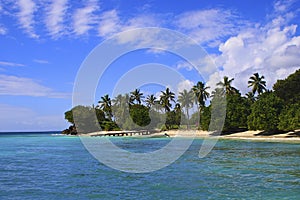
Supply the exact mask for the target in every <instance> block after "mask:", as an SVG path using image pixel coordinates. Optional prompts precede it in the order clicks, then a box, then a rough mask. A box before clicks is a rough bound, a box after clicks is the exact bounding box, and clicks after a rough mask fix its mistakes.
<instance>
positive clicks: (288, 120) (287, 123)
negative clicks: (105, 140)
mask: <svg viewBox="0 0 300 200" xmlns="http://www.w3.org/2000/svg"><path fill="white" fill-rule="evenodd" d="M233 81H234V79H233V78H229V77H227V76H224V77H223V80H221V81H220V82H218V83H217V84H216V86H217V87H216V88H215V89H214V90H213V91H212V92H211V94H210V93H209V92H208V90H209V89H210V87H208V86H206V84H205V83H204V82H201V81H199V82H197V83H196V84H195V85H194V86H193V87H192V88H190V90H187V89H185V90H183V91H181V92H179V95H178V97H177V98H176V95H175V93H174V92H172V91H171V89H170V88H166V89H165V90H163V91H161V92H160V95H154V94H149V95H147V96H146V97H144V96H143V93H142V92H141V91H140V90H139V89H135V90H134V91H132V92H130V93H129V94H119V95H117V96H116V97H115V98H113V99H111V98H110V96H109V95H108V94H106V95H104V96H102V97H101V98H100V100H99V102H98V105H97V106H96V107H94V106H82V105H79V106H76V107H74V108H72V109H71V110H69V111H67V112H65V119H66V120H67V121H68V122H70V123H71V124H72V125H71V126H70V128H69V129H66V130H65V133H72V134H73V133H74V132H76V131H77V132H82V133H86V132H93V131H97V130H99V129H101V130H106V131H110V130H130V129H160V130H169V129H178V128H184V129H200V130H212V131H213V130H217V129H218V127H220V124H222V125H223V127H222V131H223V133H227V132H232V131H241V130H265V131H275V132H276V131H293V130H299V129H300V107H299V105H300V84H299V82H300V70H297V71H296V72H295V73H293V74H291V75H289V76H288V77H287V78H286V79H285V80H278V81H277V82H276V83H275V84H274V86H273V90H267V88H266V80H265V77H264V76H263V75H260V74H259V73H254V74H253V75H252V76H250V77H249V81H248V87H249V88H250V89H251V91H249V92H248V93H246V94H245V95H242V94H241V92H240V91H239V90H238V89H237V88H235V87H234V86H233V85H232V83H233ZM224 99H225V100H224ZM194 106H195V107H196V108H195V107H194ZM222 113H223V114H224V115H225V119H224V116H222Z"/></svg>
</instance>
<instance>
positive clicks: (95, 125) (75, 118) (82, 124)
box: [65, 105, 105, 133]
mask: <svg viewBox="0 0 300 200" xmlns="http://www.w3.org/2000/svg"><path fill="white" fill-rule="evenodd" d="M65 119H67V120H68V122H70V123H72V124H73V125H75V126H76V128H77V131H78V132H79V133H88V132H94V131H99V125H100V124H101V123H102V122H103V121H105V115H104V113H103V111H102V110H99V109H97V108H96V109H95V108H92V107H89V106H80V105H79V106H76V107H74V108H72V109H71V110H69V111H67V112H65Z"/></svg>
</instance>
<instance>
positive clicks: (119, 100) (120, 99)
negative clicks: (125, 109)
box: [112, 94, 123, 106]
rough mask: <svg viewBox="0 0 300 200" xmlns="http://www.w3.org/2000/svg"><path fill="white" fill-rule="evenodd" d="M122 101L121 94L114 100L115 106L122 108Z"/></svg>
mask: <svg viewBox="0 0 300 200" xmlns="http://www.w3.org/2000/svg"><path fill="white" fill-rule="evenodd" d="M122 99H123V96H122V95H121V94H119V95H118V96H116V97H115V98H114V99H113V100H112V103H113V105H114V106H120V105H121V103H122Z"/></svg>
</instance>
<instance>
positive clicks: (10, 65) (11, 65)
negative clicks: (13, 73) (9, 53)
mask: <svg viewBox="0 0 300 200" xmlns="http://www.w3.org/2000/svg"><path fill="white" fill-rule="evenodd" d="M0 66H8V67H23V66H25V65H23V64H20V63H13V62H5V61H0Z"/></svg>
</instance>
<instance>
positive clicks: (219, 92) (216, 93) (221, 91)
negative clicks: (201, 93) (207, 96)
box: [211, 88, 225, 98]
mask: <svg viewBox="0 0 300 200" xmlns="http://www.w3.org/2000/svg"><path fill="white" fill-rule="evenodd" d="M224 95H225V90H224V89H223V88H215V90H214V91H212V92H211V97H213V98H221V97H223V96H224Z"/></svg>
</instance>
